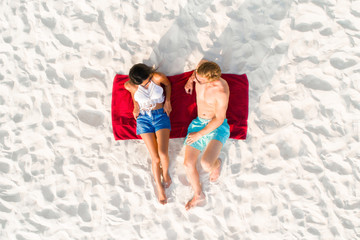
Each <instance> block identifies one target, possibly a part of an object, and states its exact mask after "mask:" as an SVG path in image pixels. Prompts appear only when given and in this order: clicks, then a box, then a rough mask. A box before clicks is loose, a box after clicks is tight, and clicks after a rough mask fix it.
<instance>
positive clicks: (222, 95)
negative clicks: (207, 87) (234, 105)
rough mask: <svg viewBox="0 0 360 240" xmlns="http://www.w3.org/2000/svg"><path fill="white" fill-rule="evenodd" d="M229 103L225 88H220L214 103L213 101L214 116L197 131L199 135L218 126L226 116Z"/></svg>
mask: <svg viewBox="0 0 360 240" xmlns="http://www.w3.org/2000/svg"><path fill="white" fill-rule="evenodd" d="M228 104H229V96H228V95H227V94H226V92H225V90H221V91H220V92H219V93H218V94H217V96H216V103H215V116H214V118H213V119H211V121H210V122H209V123H208V124H207V125H206V127H204V128H203V129H201V130H200V131H199V132H198V133H199V134H200V135H201V136H204V135H206V134H208V133H210V132H212V131H214V130H215V129H216V128H218V127H219V126H220V125H221V124H222V123H223V122H224V120H225V118H226V111H227V108H228Z"/></svg>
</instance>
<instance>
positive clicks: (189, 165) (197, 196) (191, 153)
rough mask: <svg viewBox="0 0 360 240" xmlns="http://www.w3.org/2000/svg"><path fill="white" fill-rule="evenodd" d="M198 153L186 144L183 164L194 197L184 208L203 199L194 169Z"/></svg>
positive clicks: (192, 205) (196, 172)
mask: <svg viewBox="0 0 360 240" xmlns="http://www.w3.org/2000/svg"><path fill="white" fill-rule="evenodd" d="M199 154H200V150H198V149H196V148H193V147H191V146H189V145H186V147H185V159H184V165H185V169H186V175H187V177H188V180H189V182H190V184H191V187H192V189H193V190H194V197H193V198H192V199H191V200H190V201H189V202H188V203H187V204H186V205H185V208H186V210H189V209H190V208H192V207H195V206H196V205H198V204H199V203H200V202H201V201H203V200H204V199H205V195H204V193H203V192H202V190H201V185H200V179H199V173H198V171H197V169H196V162H197V158H198V156H199Z"/></svg>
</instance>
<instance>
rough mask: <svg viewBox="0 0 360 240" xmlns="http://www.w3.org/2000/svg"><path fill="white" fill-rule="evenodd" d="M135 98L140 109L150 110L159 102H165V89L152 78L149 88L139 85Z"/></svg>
mask: <svg viewBox="0 0 360 240" xmlns="http://www.w3.org/2000/svg"><path fill="white" fill-rule="evenodd" d="M134 99H135V101H136V102H138V104H139V107H140V111H145V112H150V111H151V110H152V109H153V108H154V107H155V106H156V104H157V103H163V102H164V100H165V96H164V90H163V88H162V87H161V86H159V85H157V84H155V83H154V82H153V81H151V80H150V84H149V87H148V88H145V87H143V86H141V85H139V87H138V89H137V90H136V92H135V93H134Z"/></svg>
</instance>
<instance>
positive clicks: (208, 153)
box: [201, 140, 223, 182]
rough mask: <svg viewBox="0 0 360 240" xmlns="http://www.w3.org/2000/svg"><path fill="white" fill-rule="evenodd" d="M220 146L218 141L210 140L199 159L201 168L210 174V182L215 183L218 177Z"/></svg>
mask: <svg viewBox="0 0 360 240" xmlns="http://www.w3.org/2000/svg"><path fill="white" fill-rule="evenodd" d="M222 145H223V144H222V143H221V142H220V141H218V140H211V141H210V142H209V144H208V145H207V147H206V149H205V151H204V154H203V155H202V157H201V166H202V167H203V169H204V170H205V171H206V172H209V173H210V176H209V177H210V181H211V182H215V181H216V180H217V179H218V178H219V176H220V170H221V160H220V158H219V155H220V151H221V148H222Z"/></svg>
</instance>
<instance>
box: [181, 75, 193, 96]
mask: <svg viewBox="0 0 360 240" xmlns="http://www.w3.org/2000/svg"><path fill="white" fill-rule="evenodd" d="M194 79H195V76H194V75H191V76H190V77H189V80H188V81H187V82H186V84H185V87H184V88H185V92H186V93H187V94H190V95H191V94H192V92H193V89H194V83H193V82H194Z"/></svg>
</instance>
